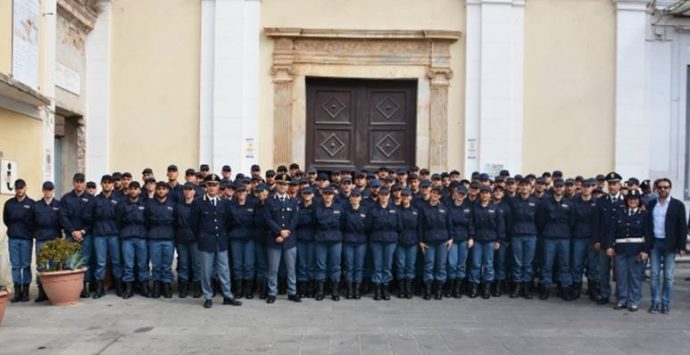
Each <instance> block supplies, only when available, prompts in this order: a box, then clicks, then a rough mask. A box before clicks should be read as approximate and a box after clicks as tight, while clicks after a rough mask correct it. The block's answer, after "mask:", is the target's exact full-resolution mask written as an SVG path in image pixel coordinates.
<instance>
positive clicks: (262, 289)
mask: <svg viewBox="0 0 690 355" xmlns="http://www.w3.org/2000/svg"><path fill="white" fill-rule="evenodd" d="M258 291H259V299H262V300H265V299H266V296H267V293H266V292H267V291H266V281H264V280H260V281H259V289H258Z"/></svg>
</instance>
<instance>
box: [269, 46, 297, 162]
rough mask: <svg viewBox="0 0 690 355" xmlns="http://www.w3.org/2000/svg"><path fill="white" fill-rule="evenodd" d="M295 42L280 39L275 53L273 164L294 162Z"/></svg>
mask: <svg viewBox="0 0 690 355" xmlns="http://www.w3.org/2000/svg"><path fill="white" fill-rule="evenodd" d="M292 46H293V41H292V39H291V38H279V39H278V40H276V42H275V49H274V51H273V66H272V67H271V75H273V90H274V95H273V136H274V139H275V141H274V143H273V147H274V148H273V149H274V151H273V163H274V166H276V165H281V164H289V163H290V162H291V161H292V100H293V97H292V81H293V77H294V68H293V63H294V56H293V50H292Z"/></svg>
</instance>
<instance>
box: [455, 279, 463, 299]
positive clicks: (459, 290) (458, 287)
mask: <svg viewBox="0 0 690 355" xmlns="http://www.w3.org/2000/svg"><path fill="white" fill-rule="evenodd" d="M464 284H465V281H464V280H455V283H454V285H453V294H452V296H453V298H462V288H463V286H464Z"/></svg>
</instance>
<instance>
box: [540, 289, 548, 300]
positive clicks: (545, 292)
mask: <svg viewBox="0 0 690 355" xmlns="http://www.w3.org/2000/svg"><path fill="white" fill-rule="evenodd" d="M539 299H540V300H543V301H545V300H548V299H549V288H548V287H546V286H542V287H541V288H540V289H539Z"/></svg>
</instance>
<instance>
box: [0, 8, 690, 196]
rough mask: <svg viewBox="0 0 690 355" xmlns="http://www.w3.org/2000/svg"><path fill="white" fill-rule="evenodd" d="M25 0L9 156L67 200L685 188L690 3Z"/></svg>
mask: <svg viewBox="0 0 690 355" xmlns="http://www.w3.org/2000/svg"><path fill="white" fill-rule="evenodd" d="M35 1H36V2H37V3H38V4H39V6H40V11H39V12H40V14H39V16H38V19H39V25H40V26H38V37H39V38H40V40H39V41H38V52H37V53H39V54H38V57H37V58H38V59H37V65H38V68H37V70H38V72H37V73H38V79H39V80H38V81H39V84H38V85H35V86H34V87H33V88H32V87H31V86H29V87H28V88H29V89H30V90H29V91H26V90H24V89H25V88H24V86H23V84H22V82H21V80H17V78H16V75H13V74H14V73H13V69H14V65H13V63H14V62H15V60H16V55H15V54H16V52H15V51H13V49H14V46H13V44H12V43H13V40H12V39H13V38H14V37H16V32H15V31H16V29H15V28H14V27H13V26H11V25H10V24H12V19H11V18H12V16H11V14H12V13H13V12H16V11H17V7H16V4H17V3H18V1H17V0H0V10H2V11H0V16H3V18H2V21H0V24H2V26H0V46H2V47H0V48H1V49H2V50H0V73H2V75H4V76H3V78H5V79H6V80H5V81H4V84H3V85H4V86H3V90H2V91H0V95H1V96H0V123H1V124H2V127H3V129H2V130H0V152H2V153H1V154H2V157H1V159H5V160H9V161H14V162H16V164H17V165H18V166H19V168H20V169H19V171H20V174H21V175H22V176H24V177H26V178H27V179H28V180H29V184H30V186H33V187H34V190H33V191H32V193H34V194H36V193H37V191H36V190H37V188H36V186H38V184H39V183H40V181H41V180H44V179H55V180H60V181H62V184H61V186H62V189H63V190H66V189H68V188H69V178H70V177H71V172H72V171H73V170H82V171H85V172H86V173H87V176H88V178H89V179H91V180H97V179H98V178H99V177H100V175H101V174H104V173H106V172H112V171H130V172H132V173H133V174H134V175H135V176H137V175H138V173H139V172H140V171H141V170H142V169H143V168H145V167H150V168H153V169H154V171H155V172H156V173H157V176H159V177H162V175H163V169H164V167H165V166H166V165H167V164H169V163H175V164H177V165H178V166H180V167H183V168H186V167H198V165H199V164H201V163H208V164H210V165H211V167H212V169H214V170H216V171H219V170H220V167H221V166H222V165H225V164H228V165H231V166H232V168H233V171H234V172H235V173H238V172H247V171H248V170H249V167H250V166H251V165H252V164H260V165H261V166H262V167H265V168H266V167H269V166H276V165H279V164H286V163H290V162H297V163H299V164H300V165H301V166H308V165H313V166H316V167H318V168H321V169H330V168H345V169H360V168H368V167H372V166H377V165H386V166H390V167H405V166H411V165H417V166H421V167H429V168H431V169H432V170H433V171H445V170H450V169H458V170H460V171H461V172H463V174H464V175H469V173H471V172H472V171H487V172H489V173H494V172H496V171H498V170H499V169H508V170H510V171H511V172H512V173H527V172H534V173H541V172H542V171H546V170H553V169H561V170H563V171H564V172H565V174H566V175H585V176H587V175H593V174H596V173H602V172H607V171H610V170H617V171H619V172H620V173H621V174H622V175H624V176H626V177H628V176H636V177H638V178H641V179H642V178H655V177H659V176H668V177H670V178H672V179H673V180H674V181H676V182H677V184H678V188H677V189H674V190H675V191H674V193H676V194H678V195H679V196H682V195H684V193H683V192H684V190H683V189H684V186H685V185H687V181H688V179H687V170H688V168H689V167H688V164H687V155H688V145H687V139H686V136H687V133H686V131H687V112H688V110H687V104H688V100H687V95H688V90H687V88H688V65H690V55H689V54H688V53H690V52H689V51H688V48H690V32H688V29H690V18H688V17H686V16H685V15H687V14H688V12H687V10H688V9H687V8H686V7H687V4H683V2H679V1H673V0H669V1H646V0H376V1H373V0H348V1H345V0H330V1H326V0H290V1H285V0H261V1H259V0H195V1H190V0H146V1H141V0H111V1H86V0H50V1H49V0H42V1H38V0H35ZM22 11H23V10H22ZM51 14H52V15H51ZM61 18H67V19H69V21H66V22H64V23H65V24H67V27H65V28H62V27H60V26H62V25H61V23H62V22H61V20H60V19H61ZM61 32H67V33H71V34H72V35H73V36H74V34H78V35H79V36H77V38H76V39H75V38H73V37H60V36H59V34H60V33H61ZM65 38H67V39H65ZM79 40H82V41H83V43H81V44H80V42H79ZM65 43H67V44H70V46H73V47H74V48H76V50H75V51H74V54H70V53H71V52H70V50H71V49H69V48H71V47H69V46H68V47H67V49H65V48H63V47H64V46H65ZM68 49H69V50H68ZM65 53H67V54H69V55H65ZM56 63H58V64H59V65H58V64H56ZM65 68H66V69H65ZM65 87H68V89H65ZM70 90H71V91H70ZM17 93H18V94H17ZM65 127H66V128H65ZM61 129H62V130H64V132H62V131H60V130H61ZM59 134H62V135H61V136H60V135H59ZM56 137H57V138H60V139H61V140H62V141H61V142H60V147H58V146H57V145H56V144H57V143H55V141H54V138H56ZM26 141H29V142H31V144H30V145H29V147H27V146H25V145H24V144H23V143H24V142H26ZM65 147H68V148H65ZM58 151H59V152H61V156H58V155H59V154H58V153H57V152H58ZM58 158H59V160H60V161H58ZM57 165H60V166H57ZM681 186H683V187H681ZM63 192H64V191H63ZM3 196H6V195H3Z"/></svg>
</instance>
